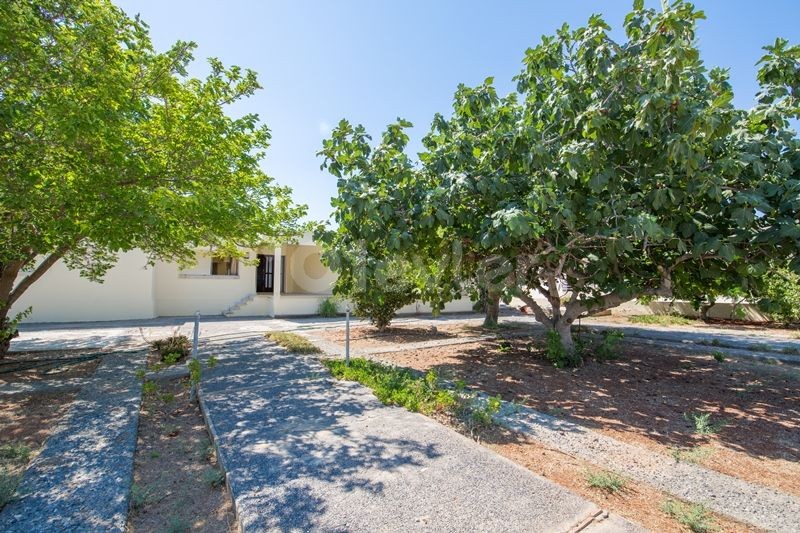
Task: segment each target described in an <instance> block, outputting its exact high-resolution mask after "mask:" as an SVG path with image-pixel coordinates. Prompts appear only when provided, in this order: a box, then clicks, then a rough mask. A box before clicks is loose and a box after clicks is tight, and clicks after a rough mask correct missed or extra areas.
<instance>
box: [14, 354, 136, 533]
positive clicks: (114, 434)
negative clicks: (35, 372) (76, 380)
mask: <svg viewBox="0 0 800 533" xmlns="http://www.w3.org/2000/svg"><path fill="white" fill-rule="evenodd" d="M144 360H145V353H144V352H141V353H139V354H130V353H126V354H113V355H107V356H106V357H105V358H104V360H103V362H102V363H101V364H100V366H99V367H98V369H97V371H96V372H95V374H94V375H93V376H92V377H91V378H88V379H87V380H86V382H85V384H84V385H83V387H82V388H81V391H80V393H79V394H78V396H77V398H76V399H75V401H74V402H73V404H72V406H71V407H70V409H69V411H68V412H67V414H66V415H65V416H64V418H63V419H62V420H61V421H60V422H59V424H58V426H56V428H55V430H54V431H53V434H52V435H50V437H49V438H48V439H47V441H46V442H45V445H44V448H43V449H42V451H41V453H40V454H39V455H38V456H37V457H36V458H35V459H34V460H33V462H32V463H31V464H30V466H29V467H28V469H27V470H26V471H25V475H24V476H23V478H22V482H21V483H20V486H19V487H18V489H17V494H18V499H16V500H15V501H13V502H12V503H9V504H8V505H7V506H6V507H5V508H4V509H3V511H2V512H0V531H3V532H9V533H11V532H20V533H38V532H49V531H119V532H122V531H124V530H125V522H126V520H127V517H128V498H129V494H130V487H131V482H132V480H133V454H134V450H135V449H136V430H137V426H138V421H139V405H140V402H141V397H142V384H141V382H140V381H139V380H138V379H136V377H135V371H136V368H139V367H142V366H143V365H144Z"/></svg>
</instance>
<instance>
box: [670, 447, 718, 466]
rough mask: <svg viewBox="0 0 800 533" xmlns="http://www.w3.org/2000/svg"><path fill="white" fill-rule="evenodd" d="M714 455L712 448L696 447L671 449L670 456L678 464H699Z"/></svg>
mask: <svg viewBox="0 0 800 533" xmlns="http://www.w3.org/2000/svg"><path fill="white" fill-rule="evenodd" d="M713 453H714V450H713V449H712V448H704V447H702V446H694V447H692V448H670V455H672V457H673V458H674V459H675V462H676V463H693V464H698V463H700V462H701V461H702V460H703V459H705V458H707V457H710V456H711V455H712V454H713Z"/></svg>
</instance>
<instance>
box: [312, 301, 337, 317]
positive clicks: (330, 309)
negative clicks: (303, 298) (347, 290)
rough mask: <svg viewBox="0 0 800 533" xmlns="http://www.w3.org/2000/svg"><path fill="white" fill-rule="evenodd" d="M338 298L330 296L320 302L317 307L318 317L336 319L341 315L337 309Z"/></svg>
mask: <svg viewBox="0 0 800 533" xmlns="http://www.w3.org/2000/svg"><path fill="white" fill-rule="evenodd" d="M336 304H337V301H336V298H334V297H332V296H329V297H328V298H325V299H324V300H321V301H320V302H319V306H317V315H319V316H321V317H322V318H334V317H336V316H338V315H339V308H338V307H337V305H336Z"/></svg>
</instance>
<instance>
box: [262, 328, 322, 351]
mask: <svg viewBox="0 0 800 533" xmlns="http://www.w3.org/2000/svg"><path fill="white" fill-rule="evenodd" d="M267 338H268V339H269V340H271V341H272V342H274V343H276V344H278V345H279V346H281V347H283V348H286V349H287V350H289V351H290V352H292V353H320V352H321V350H320V349H319V348H318V347H316V346H315V345H314V344H312V343H311V342H310V341H309V340H308V339H306V338H305V337H302V336H300V335H298V334H297V333H291V332H287V331H276V332H274V333H268V334H267Z"/></svg>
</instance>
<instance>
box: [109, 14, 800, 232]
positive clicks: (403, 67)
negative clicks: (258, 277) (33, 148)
mask: <svg viewBox="0 0 800 533" xmlns="http://www.w3.org/2000/svg"><path fill="white" fill-rule="evenodd" d="M114 1H115V3H116V4H117V5H119V6H120V7H122V8H123V9H124V10H125V11H126V12H127V13H128V14H129V15H134V14H136V13H139V14H141V16H142V19H143V20H144V21H145V22H147V23H148V24H149V25H150V28H151V36H152V38H153V41H154V43H155V45H156V47H157V48H159V49H165V48H167V47H168V46H169V45H170V44H172V43H173V42H174V41H176V40H178V39H182V40H191V41H195V42H196V43H197V44H198V49H197V52H196V54H195V56H196V58H197V61H196V63H195V65H194V66H193V69H192V74H193V75H196V76H201V75H204V74H205V73H206V71H207V68H206V62H205V58H207V57H218V58H220V59H221V60H222V61H223V62H224V63H225V64H227V65H231V64H236V65H240V66H242V67H248V68H252V69H254V70H255V71H256V72H258V74H259V79H260V81H261V84H262V85H263V86H264V89H263V90H261V91H259V92H258V93H257V94H256V95H255V96H253V97H252V98H250V99H248V100H247V102H246V103H245V104H243V105H240V106H237V107H236V108H235V109H233V110H232V112H234V113H242V112H245V111H246V112H255V113H258V114H259V116H260V117H261V120H262V121H263V122H265V123H266V124H267V125H268V126H269V127H270V129H271V130H272V135H273V139H272V145H271V147H270V149H269V150H268V152H267V157H266V159H265V161H264V165H263V166H264V170H265V171H266V172H267V173H269V174H270V175H271V176H274V177H275V178H276V179H277V180H278V181H279V182H280V183H282V184H286V185H289V186H291V187H292V188H293V189H294V197H295V200H296V201H297V202H299V203H305V204H308V206H309V218H311V219H315V220H321V219H325V218H327V217H328V215H329V213H330V203H329V202H330V197H331V196H332V195H334V194H335V192H336V187H335V185H336V181H335V178H333V177H332V176H330V175H328V174H326V173H324V172H322V171H320V170H319V165H320V160H319V159H318V158H317V157H316V156H315V154H316V152H317V151H318V150H319V148H320V146H321V142H322V139H323V138H324V137H326V136H327V133H328V132H329V129H330V127H331V125H334V124H336V122H338V120H339V119H340V118H347V119H348V120H350V121H351V122H354V123H362V124H364V125H365V126H366V127H367V130H368V131H369V132H370V133H371V134H372V135H373V138H378V136H379V134H380V133H381V131H382V130H383V127H384V126H385V125H386V124H387V123H389V122H391V121H393V120H395V118H396V117H398V116H400V117H403V118H406V119H409V120H411V121H412V122H413V123H414V125H415V128H414V129H413V130H412V133H411V135H412V148H415V149H416V148H419V146H420V144H419V139H420V138H421V137H422V136H423V135H424V134H425V133H426V132H427V131H428V127H429V126H430V120H431V118H432V117H433V114H434V113H435V112H442V113H448V112H449V110H450V105H451V102H452V95H453V92H454V90H455V88H456V86H457V85H458V84H459V83H466V84H473V85H474V84H478V83H480V82H481V81H482V80H483V79H484V78H486V77H487V76H495V82H496V84H497V85H498V88H499V89H500V90H501V92H502V93H506V92H510V91H511V90H512V89H513V85H512V83H511V78H512V77H513V76H514V75H515V74H516V73H517V72H518V71H519V70H520V68H521V60H522V57H523V53H524V51H525V49H526V48H528V47H529V46H532V45H534V44H536V43H537V42H538V41H539V39H540V37H541V35H543V34H551V33H553V31H554V30H555V29H556V28H557V27H559V26H561V24H562V23H563V22H568V23H569V24H570V25H571V26H578V25H581V24H583V23H585V22H586V20H587V19H588V17H589V15H591V14H592V13H602V14H603V15H604V16H605V19H606V21H607V22H608V23H609V24H610V25H611V26H612V27H613V28H614V30H615V32H620V28H621V26H622V20H623V18H624V15H625V13H627V12H628V11H629V10H630V7H631V5H632V0H604V1H599V0H597V1H592V0H541V1H538V2H535V1H523V0H516V1H512V0H508V1H503V0H494V1H465V0H448V1H444V0H404V1H400V2H395V1H392V2H390V1H388V0H385V1H383V0H339V1H332V0H329V1H323V0H318V1H314V2H312V1H305V0H283V1H280V2H277V1H272V0H268V1H259V0H251V1H244V0H226V1H222V0H214V1H212V0H114ZM647 4H648V5H653V6H658V5H659V3H658V2H657V1H653V0H648V1H647ZM695 5H697V6H698V7H699V8H700V9H703V10H704V11H705V13H706V15H707V17H708V19H707V20H705V21H703V22H701V24H700V29H699V43H700V48H701V51H702V55H703V58H704V60H705V62H706V65H707V66H709V67H711V66H722V67H728V68H730V69H731V82H732V84H733V88H734V91H735V93H736V103H737V104H738V105H740V106H746V107H749V106H750V105H751V104H752V102H753V96H754V94H755V91H756V87H757V85H756V83H755V72H756V67H755V63H756V61H757V60H758V58H759V57H761V55H762V51H761V47H762V46H763V45H764V44H768V43H771V42H772V41H774V39H775V37H779V36H780V37H784V38H787V39H789V40H790V41H792V42H794V43H797V42H800V24H798V21H800V1H798V0H761V1H757V0H698V1H696V2H695Z"/></svg>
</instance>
